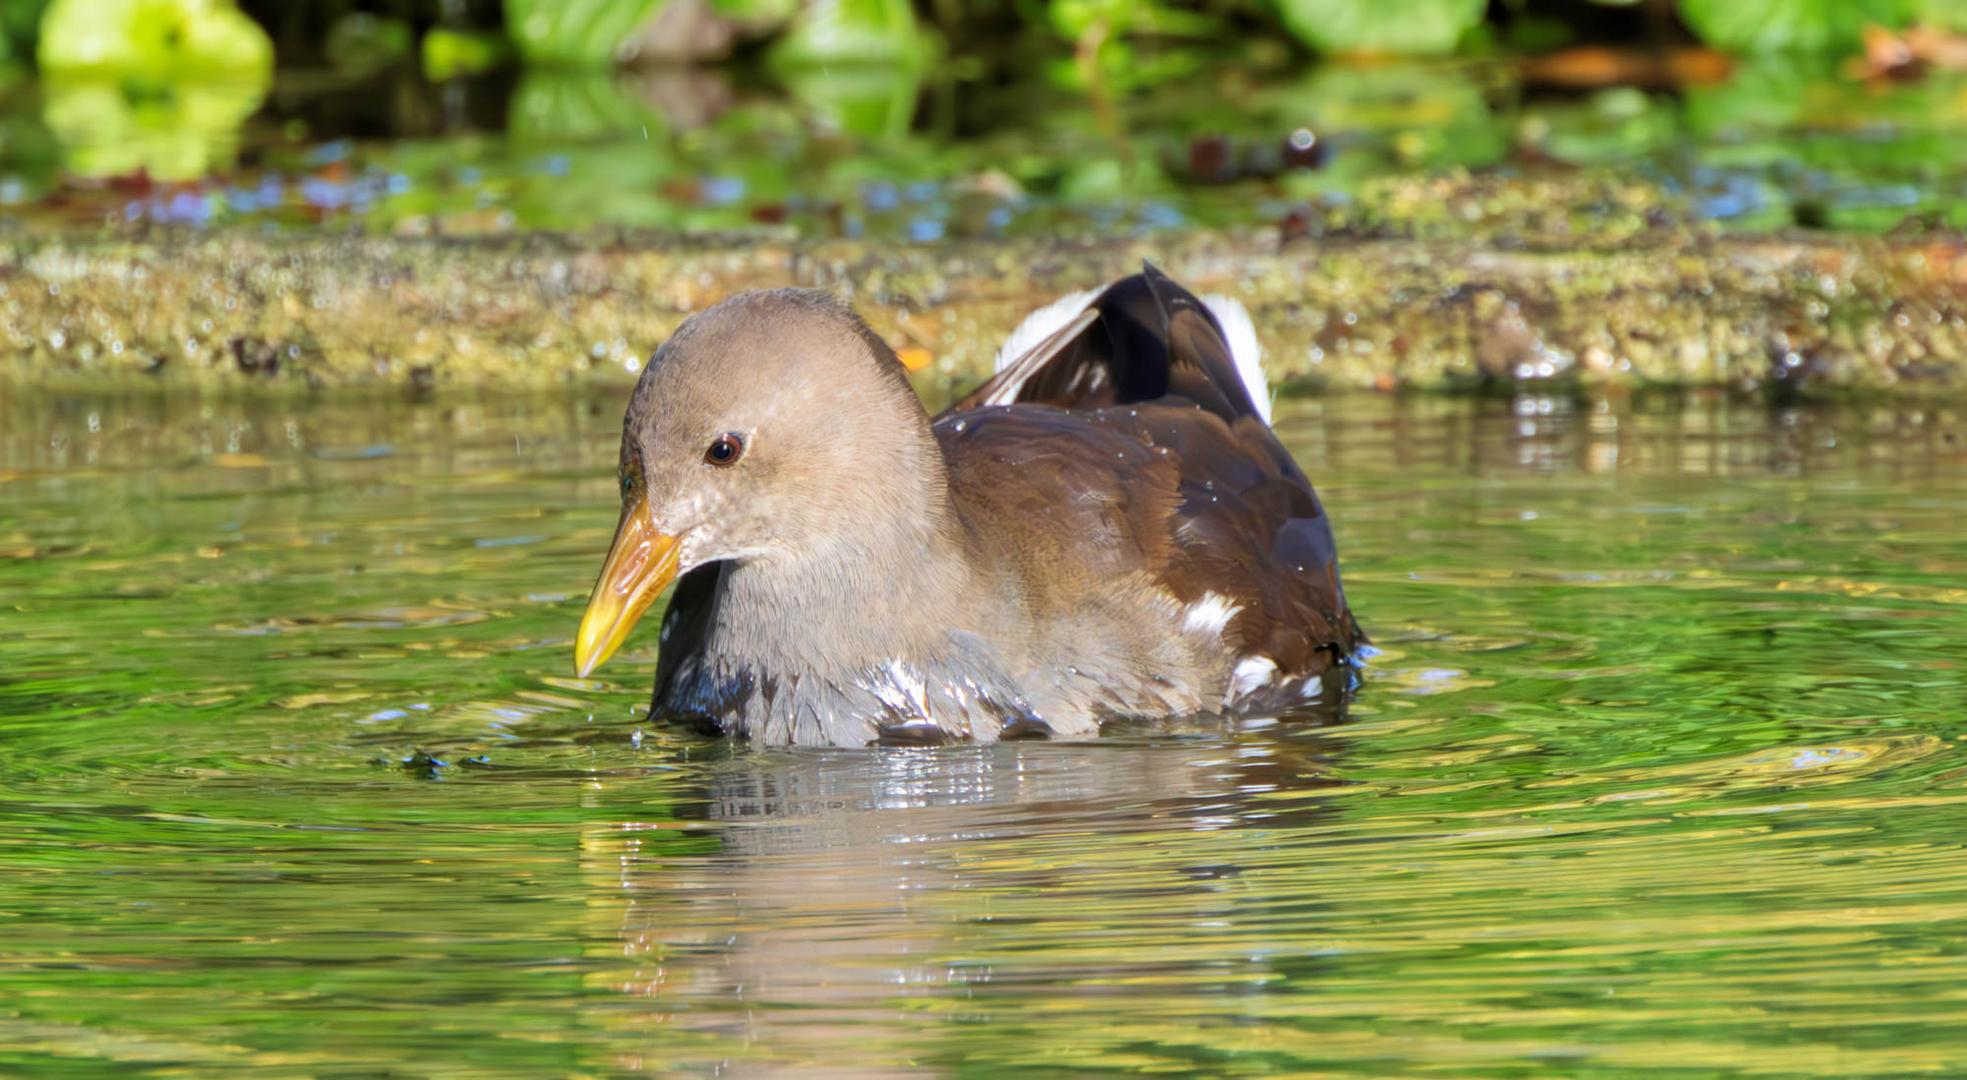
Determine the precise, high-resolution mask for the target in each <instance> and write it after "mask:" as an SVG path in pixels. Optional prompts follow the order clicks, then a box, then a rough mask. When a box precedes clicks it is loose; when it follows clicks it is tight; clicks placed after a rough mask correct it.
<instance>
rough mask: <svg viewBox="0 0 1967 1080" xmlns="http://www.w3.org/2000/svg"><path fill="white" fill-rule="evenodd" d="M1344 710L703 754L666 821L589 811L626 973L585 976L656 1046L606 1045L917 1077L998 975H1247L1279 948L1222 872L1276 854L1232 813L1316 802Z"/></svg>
mask: <svg viewBox="0 0 1967 1080" xmlns="http://www.w3.org/2000/svg"><path fill="white" fill-rule="evenodd" d="M1344 709H1345V700H1344V698H1343V696H1341V695H1329V696H1328V697H1327V699H1326V701H1325V702H1324V703H1323V704H1322V705H1320V706H1314V707H1313V710H1312V711H1311V715H1309V716H1305V715H1300V716H1294V717H1292V718H1290V719H1287V720H1283V721H1275V720H1247V721H1241V722H1237V723H1235V724H1233V725H1232V724H1228V723H1224V724H1221V725H1219V726H1215V727H1211V728H1209V729H1207V730H1198V729H1197V728H1196V727H1195V726H1194V725H1192V724H1191V725H1189V726H1187V728H1186V729H1185V730H1184V729H1183V728H1181V727H1179V726H1176V725H1171V724H1169V725H1159V726H1158V727H1157V728H1156V729H1152V730H1149V729H1138V728H1137V729H1132V730H1129V731H1126V732H1120V733H1114V732H1109V734H1108V736H1107V737H1106V738H1103V739H1100V740H1096V741H1084V742H1050V743H1047V742H1011V743H1003V744H997V745H982V746H977V745H955V746H947V747H940V748H935V749H925V750H901V749H894V750H885V751H866V750H846V751H840V750H756V749H745V748H735V749H722V750H720V751H719V752H720V753H721V755H722V756H721V759H720V760H716V761H713V762H711V763H708V764H706V765H704V766H703V767H702V771H701V772H700V773H699V775H701V776H702V777H703V778H704V783H703V786H702V787H700V788H699V789H697V790H696V791H693V792H690V793H688V795H686V796H685V805H684V807H683V809H682V815H683V816H684V817H685V818H687V819H689V820H686V821H681V822H679V821H668V820H664V821H636V820H625V821H617V822H614V823H611V824H597V825H596V826H594V827H592V828H591V829H590V831H589V834H588V836H587V839H586V843H585V845H584V847H585V851H584V855H583V861H584V866H585V868H586V872H587V873H588V874H589V875H590V880H591V881H592V882H593V884H594V886H595V889H594V893H593V895H594V896H595V898H596V900H595V903H596V905H597V906H596V913H597V915H598V916H599V917H600V918H602V919H604V920H609V921H612V920H613V919H614V918H615V917H616V915H617V913H618V914H619V919H620V923H619V933H620V938H621V947H622V951H623V959H624V966H623V967H622V968H619V969H615V970H612V971H610V972H608V973H607V974H606V975H605V976H602V977H604V978H606V979H608V980H609V981H610V982H611V984H612V985H613V986H615V987H616V988H618V989H620V990H621V991H623V992H625V993H627V994H630V995H634V996H635V997H637V998H641V999H644V1000H646V1002H647V1005H646V1007H645V1008H642V1009H637V1010H632V1011H629V1012H626V1013H623V1014H620V1020H621V1023H622V1024H623V1025H624V1026H625V1027H627V1028H630V1029H633V1031H634V1033H635V1034H638V1035H640V1036H643V1037H646V1038H647V1039H649V1040H656V1041H651V1042H650V1044H649V1046H648V1049H647V1051H646V1054H630V1055H628V1057H627V1058H625V1059H624V1060H623V1061H621V1062H620V1063H619V1064H621V1065H622V1066H624V1067H627V1068H647V1069H651V1070H663V1069H669V1068H674V1067H677V1066H679V1065H681V1066H683V1067H686V1068H692V1069H695V1068H704V1069H715V1070H717V1071H719V1072H720V1073H725V1072H736V1073H739V1074H744V1075H760V1074H764V1075H771V1074H774V1073H777V1072H779V1071H786V1072H797V1073H799V1074H800V1075H802V1076H810V1075H816V1074H820V1075H824V1074H834V1075H853V1076H879V1075H884V1074H888V1073H894V1074H900V1073H903V1072H908V1073H910V1074H913V1075H919V1074H920V1070H922V1069H924V1068H928V1069H931V1070H934V1069H936V1068H937V1067H938V1066H939V1065H949V1066H955V1065H956V1064H958V1063H959V1062H960V1061H961V1059H962V1057H963V1056H964V1050H963V1048H962V1044H961V1042H960V1039H961V1038H962V1035H963V1033H964V1031H965V1030H966V1029H965V1028H964V1027H963V1025H962V1024H961V1023H960V1022H961V1021H963V1020H965V1019H981V1018H984V1017H986V1016H990V1015H994V1014H999V1013H1006V1012H1009V1011H1011V1010H1014V1009H1017V1008H1018V1007H1019V1004H1018V1002H1019V996H1020V989H1019V988H1020V987H1024V988H1032V987H1038V986H1042V987H1047V988H1049V989H1048V992H1047V994H1046V995H1045V996H1046V997H1048V998H1053V999H1056V996H1057V995H1056V990H1057V988H1058V987H1060V986H1061V985H1064V986H1067V987H1071V988H1074V989H1076V990H1083V992H1084V993H1086V994H1098V995H1102V996H1105V997H1111V996H1113V995H1124V994H1127V993H1130V992H1131V991H1130V989H1129V988H1130V987H1145V988H1150V992H1159V989H1155V988H1156V987H1157V984H1159V985H1160V987H1161V988H1165V985H1166V984H1169V983H1175V982H1180V983H1183V984H1186V985H1187V986H1188V987H1189V989H1187V990H1185V991H1184V992H1185V993H1194V992H1198V991H1199V992H1209V987H1208V986H1207V985H1204V984H1198V983H1197V982H1196V970H1197V969H1196V965H1197V964H1198V962H1199V963H1201V964H1202V970H1204V971H1207V972H1209V973H1210V975H1209V978H1212V979H1215V980H1217V982H1219V983H1220V984H1221V986H1219V987H1217V989H1218V990H1221V989H1226V988H1231V987H1239V986H1240V987H1247V986H1248V985H1250V984H1251V983H1252V982H1253V981H1254V982H1257V983H1261V982H1262V981H1263V972H1264V970H1265V969H1267V968H1268V967H1269V966H1270V965H1271V964H1272V963H1273V962H1275V961H1276V960H1278V959H1281V958H1283V954H1282V953H1281V952H1279V953H1275V954H1273V949H1274V948H1275V946H1273V945H1271V944H1269V943H1266V942H1264V941H1263V940H1261V938H1260V937H1251V936H1250V935H1251V933H1252V928H1251V926H1250V925H1249V919H1248V912H1247V910H1246V911H1245V912H1244V915H1243V916H1242V917H1240V918H1238V917H1236V913H1237V909H1238V908H1245V909H1247V907H1248V905H1250V904H1251V903H1252V902H1253V901H1256V900H1257V899H1258V898H1257V897H1255V896H1254V895H1253V894H1252V890H1251V888H1249V887H1248V886H1246V885H1245V884H1244V883H1242V881H1241V878H1242V875H1243V874H1244V872H1245V871H1246V870H1247V869H1249V868H1250V867H1251V866H1252V865H1259V866H1260V865H1261V864H1263V863H1265V862H1267V861H1270V860H1275V859H1278V858H1280V857H1282V856H1281V855H1280V854H1279V853H1278V852H1277V851H1276V849H1275V848H1274V847H1270V846H1267V841H1265V840H1264V839H1261V838H1259V837H1257V836H1255V835H1253V830H1262V831H1263V833H1264V835H1266V836H1267V835H1270V834H1271V833H1272V832H1273V831H1274V830H1290V831H1292V832H1296V831H1298V830H1301V829H1303V828H1304V827H1306V826H1308V825H1311V824H1314V823H1315V822H1317V821H1318V820H1319V819H1322V818H1324V817H1327V816H1329V815H1330V814H1331V813H1332V812H1333V811H1332V809H1331V807H1330V806H1329V804H1328V800H1327V799H1326V798H1325V797H1324V796H1325V795H1326V794H1327V793H1329V791H1330V790H1331V789H1332V788H1334V787H1336V786H1338V785H1339V781H1338V780H1336V779H1335V778H1334V776H1333V773H1332V767H1331V759H1332V758H1333V756H1334V754H1335V753H1336V750H1337V747H1338V746H1339V745H1340V741H1339V740H1337V739H1334V738H1332V737H1331V734H1330V725H1332V724H1334V723H1336V722H1338V721H1339V720H1340V719H1342V717H1343V713H1344ZM697 800H700V801H697ZM608 801H609V802H613V801H614V799H613V798H612V797H611V798H610V799H609V800H608ZM679 834H681V835H679ZM705 834H708V837H709V838H711V839H710V842H708V843H705V842H704V840H705V839H706V837H705ZM1300 858H1301V856H1300ZM595 929H596V931H597V934H598V933H599V932H600V931H601V927H599V926H597V927H596V928H595ZM1297 951H1298V952H1302V951H1303V949H1302V947H1301V946H1300V947H1299V948H1298V949H1297ZM1225 965H1228V966H1225ZM1239 967H1240V968H1242V969H1244V970H1241V971H1238V970H1234V969H1235V968H1239ZM1067 996H1068V997H1069V996H1070V995H1067ZM968 1030H977V1029H968ZM622 1034H623V1035H625V1036H627V1035H630V1032H628V1031H624V1032H622ZM628 1041H629V1042H630V1043H631V1044H632V1043H633V1042H635V1041H636V1040H635V1039H634V1038H629V1039H628ZM693 1044H700V1045H693ZM686 1047H688V1048H687V1049H686Z"/></svg>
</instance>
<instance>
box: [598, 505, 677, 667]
mask: <svg viewBox="0 0 1967 1080" xmlns="http://www.w3.org/2000/svg"><path fill="white" fill-rule="evenodd" d="M676 549H677V540H676V537H674V536H669V535H666V534H664V533H660V532H657V531H656V524H655V522H653V521H651V520H650V519H649V502H648V500H647V499H644V498H642V497H641V496H637V497H636V499H635V501H634V502H632V503H629V504H628V505H627V506H625V507H623V508H622V520H621V524H619V525H617V526H615V543H614V546H613V547H611V548H609V549H608V561H607V562H606V563H603V564H602V566H601V580H599V581H596V582H595V583H594V595H593V596H590V597H588V599H587V614H585V615H582V616H581V630H580V634H579V636H577V637H576V638H575V639H574V670H575V671H576V672H577V673H578V674H579V675H580V676H581V677H582V678H585V677H586V676H587V673H588V672H590V671H593V670H594V669H595V668H598V667H600V666H601V665H602V664H603V663H604V662H606V661H607V659H608V658H609V657H610V656H613V655H615V650H616V649H619V648H621V647H622V642H623V641H626V640H628V632H629V631H630V630H633V629H635V622H636V620H637V619H640V618H641V617H642V613H643V612H645V611H647V610H649V605H650V604H653V603H655V602H656V597H658V596H661V595H662V592H663V590H664V589H667V588H669V583H670V582H672V581H675V580H676V564H677V550H676Z"/></svg>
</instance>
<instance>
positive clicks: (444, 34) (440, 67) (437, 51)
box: [423, 26, 506, 82]
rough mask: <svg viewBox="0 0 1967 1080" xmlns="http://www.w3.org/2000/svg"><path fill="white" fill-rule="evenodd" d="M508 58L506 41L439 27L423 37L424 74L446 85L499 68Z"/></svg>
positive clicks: (490, 36)
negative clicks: (451, 80) (457, 79)
mask: <svg viewBox="0 0 1967 1080" xmlns="http://www.w3.org/2000/svg"><path fill="white" fill-rule="evenodd" d="M505 58H506V44H505V39H504V38H501V37H499V36H497V35H496V34H474V33H471V32H470V31H466V30H451V29H447V28H445V27H442V26H439V27H436V28H434V29H432V30H431V31H430V33H428V34H425V35H424V36H423V73H424V76H425V77H426V78H429V79H434V80H436V81H438V82H443V81H444V80H446V79H455V78H457V77H458V76H460V75H473V74H476V73H478V72H480V71H486V70H489V69H491V68H493V67H496V66H498V64H499V62H500V61H502V60H504V59H505Z"/></svg>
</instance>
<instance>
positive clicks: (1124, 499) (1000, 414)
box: [936, 402, 1364, 676]
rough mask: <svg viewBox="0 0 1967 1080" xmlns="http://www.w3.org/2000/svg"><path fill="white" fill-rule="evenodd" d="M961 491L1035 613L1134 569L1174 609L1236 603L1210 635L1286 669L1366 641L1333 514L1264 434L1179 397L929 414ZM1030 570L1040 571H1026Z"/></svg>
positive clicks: (1326, 660) (1316, 665)
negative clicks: (1027, 585) (1028, 589)
mask: <svg viewBox="0 0 1967 1080" xmlns="http://www.w3.org/2000/svg"><path fill="white" fill-rule="evenodd" d="M936 434H937V436H938V437H939V438H940V439H941V441H942V443H943V448H944V454H945V458H946V460H947V461H948V462H949V464H950V467H951V474H952V476H951V479H952V481H953V483H954V484H955V485H956V487H957V490H958V494H959V500H960V501H962V502H965V503H968V504H970V505H977V504H980V503H989V504H991V505H990V506H988V508H987V511H986V513H985V514H984V515H983V517H984V518H985V519H986V520H988V521H990V522H994V523H995V525H994V528H995V529H996V530H997V532H998V535H997V536H996V537H994V538H993V539H992V542H991V545H990V546H991V547H992V548H994V550H993V551H992V552H991V554H992V556H993V557H994V558H996V559H1001V560H1003V561H1005V562H1006V563H1007V564H1011V565H1020V566H1022V567H1023V568H1024V571H1025V572H1024V573H1023V574H1021V577H1023V578H1024V580H1026V581H1043V582H1046V583H1048V584H1047V588H1048V589H1049V590H1050V593H1049V594H1047V595H1042V596H1033V597H1030V600H1031V601H1032V603H1033V607H1034V609H1035V611H1036V612H1037V613H1038V614H1041V615H1043V614H1045V613H1047V612H1050V611H1057V610H1059V609H1064V608H1070V607H1071V606H1072V605H1073V604H1074V602H1075V599H1076V597H1077V596H1078V595H1079V594H1080V593H1081V591H1083V590H1086V589H1087V588H1088V587H1089V583H1092V582H1096V581H1098V580H1100V579H1103V578H1111V577H1114V576H1118V575H1122V574H1127V573H1130V572H1133V571H1135V570H1144V571H1146V572H1147V573H1148V575H1149V576H1150V577H1151V578H1152V580H1153V581H1154V582H1155V583H1156V584H1157V585H1158V587H1159V588H1161V589H1163V590H1165V591H1166V592H1167V593H1168V594H1170V595H1172V596H1173V597H1174V598H1175V599H1176V600H1177V601H1179V602H1181V603H1183V604H1191V603H1195V602H1196V601H1198V600H1201V599H1202V598H1203V597H1204V596H1205V595H1206V594H1209V593H1214V594H1216V595H1217V596H1220V597H1223V598H1224V599H1226V600H1227V601H1229V602H1230V603H1231V604H1233V605H1234V606H1235V607H1236V609H1237V611H1236V614H1235V615H1234V617H1232V618H1231V619H1230V621H1229V623H1228V624H1227V625H1226V626H1225V627H1224V632H1223V639H1224V642H1225V643H1226V644H1227V645H1228V646H1229V647H1230V649H1231V651H1232V652H1233V653H1235V654H1236V655H1237V656H1238V657H1242V656H1264V657H1268V658H1269V659H1271V660H1272V661H1274V662H1275V663H1276V665H1277V669H1278V671H1279V673H1280V674H1282V675H1285V676H1293V675H1310V674H1316V673H1318V672H1321V671H1323V670H1325V669H1326V668H1327V667H1329V666H1330V665H1331V663H1332V662H1333V661H1334V660H1342V659H1344V658H1345V657H1348V656H1350V655H1351V653H1352V652H1353V650H1354V649H1355V648H1357V647H1358V645H1359V644H1360V643H1361V642H1362V641H1364V636H1363V635H1362V634H1361V633H1360V631H1359V627H1358V624H1357V622H1356V621H1355V620H1354V618H1353V616H1352V612H1351V610H1350V609H1349V607H1348V606H1347V604H1346V598H1345V589H1344V586H1343V585H1342V583H1341V581H1340V578H1339V566H1338V551H1337V546H1336V544H1335V543H1334V541H1333V537H1332V529H1331V523H1330V522H1329V521H1328V520H1327V519H1326V517H1325V512H1324V508H1323V507H1321V506H1320V505H1319V502H1318V496H1317V495H1316V494H1315V493H1314V492H1313V491H1312V488H1311V485H1310V484H1309V483H1308V482H1306V480H1305V479H1304V475H1303V474H1302V473H1301V472H1299V471H1298V468H1297V465H1296V463H1295V462H1293V461H1292V460H1291V457H1290V455H1289V454H1288V453H1286V452H1285V451H1284V449H1283V447H1282V446H1281V445H1279V444H1278V442H1277V440H1276V438H1275V437H1274V436H1273V435H1271V433H1270V429H1269V428H1268V427H1266V426H1265V425H1264V423H1263V421H1261V420H1259V419H1257V418H1256V417H1254V416H1251V417H1239V418H1238V419H1237V420H1235V421H1233V422H1231V421H1225V420H1224V419H1223V418H1222V417H1220V416H1218V415H1216V414H1215V413H1213V412H1210V411H1209V410H1207V409H1199V408H1196V407H1195V406H1194V405H1192V404H1189V403H1186V402H1182V403H1179V404H1177V403H1171V402H1162V403H1145V404H1141V405H1134V406H1112V407H1108V408H1102V409H1060V408H1057V407H1054V406H1046V405H1008V406H984V407H981V408H977V409H973V410H970V411H968V412H965V413H960V414H954V415H950V416H945V417H944V418H943V419H941V420H939V421H938V422H937V424H936ZM1041 568H1042V570H1043V572H1042V573H1035V571H1038V570H1040V569H1041Z"/></svg>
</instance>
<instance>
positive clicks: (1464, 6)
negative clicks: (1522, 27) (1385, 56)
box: [1277, 0, 1489, 54]
mask: <svg viewBox="0 0 1967 1080" xmlns="http://www.w3.org/2000/svg"><path fill="white" fill-rule="evenodd" d="M1488 6H1489V5H1488V0H1277V9H1278V12H1279V14H1281V15H1282V16H1283V18H1284V25H1285V26H1287V27H1289V28H1290V30H1291V32H1292V33H1293V34H1296V35H1297V37H1298V40H1300V41H1302V42H1304V43H1305V44H1307V45H1310V46H1311V47H1313V48H1315V49H1318V50H1319V51H1321V52H1340V53H1345V52H1377V53H1400V54H1419V53H1445V52H1451V51H1453V50H1454V48H1455V45H1456V43H1457V42H1459V41H1460V40H1461V38H1462V35H1464V34H1466V33H1468V32H1469V31H1470V30H1472V29H1474V28H1475V26H1476V25H1477V24H1478V23H1480V22H1481V21H1482V15H1483V13H1484V12H1485V11H1487V10H1488Z"/></svg>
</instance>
